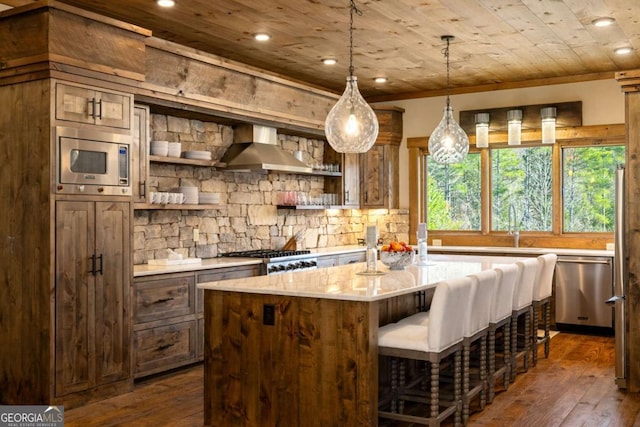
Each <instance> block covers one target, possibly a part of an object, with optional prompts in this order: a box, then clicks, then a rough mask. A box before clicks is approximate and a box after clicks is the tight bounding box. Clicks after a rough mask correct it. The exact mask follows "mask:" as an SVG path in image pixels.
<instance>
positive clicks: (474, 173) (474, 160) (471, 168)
mask: <svg viewBox="0 0 640 427" xmlns="http://www.w3.org/2000/svg"><path fill="white" fill-rule="evenodd" d="M480 185H481V184H480V153H469V154H468V155H467V157H465V158H464V160H463V161H462V162H460V163H455V164H440V163H437V162H435V161H433V160H432V159H431V156H427V203H428V205H427V226H428V228H429V229H430V230H480V215H481V204H480Z"/></svg>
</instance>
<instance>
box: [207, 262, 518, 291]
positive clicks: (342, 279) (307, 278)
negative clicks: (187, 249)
mask: <svg viewBox="0 0 640 427" xmlns="http://www.w3.org/2000/svg"><path fill="white" fill-rule="evenodd" d="M521 259H523V258H521V257H497V256H479V255H435V254H434V255H430V256H429V265H427V266H416V265H412V266H409V267H407V268H406V269H405V270H401V271H391V270H389V269H388V268H387V267H385V266H384V265H383V264H382V263H378V268H379V270H380V272H381V273H382V274H379V275H361V274H358V273H362V272H363V271H364V270H365V263H357V264H348V265H341V266H336V267H326V268H320V269H317V270H306V271H297V272H286V273H281V274H273V275H269V276H255V277H247V278H239V279H230V280H225V281H219V282H206V283H199V284H198V285H197V286H198V288H201V289H205V290H216V291H232V292H241V293H258V294H268V295H287V296H296V297H308V298H324V299H338V300H345V301H364V302H371V301H377V300H382V299H386V298H391V297H394V296H399V295H404V294H408V293H412V292H416V291H420V290H425V289H429V288H431V287H433V286H435V285H436V284H437V283H438V282H441V281H443V280H446V279H451V278H454V277H460V276H466V275H469V274H473V273H477V272H479V271H482V270H487V269H491V268H494V267H496V266H498V265H504V264H510V263H514V262H516V261H518V260H521Z"/></svg>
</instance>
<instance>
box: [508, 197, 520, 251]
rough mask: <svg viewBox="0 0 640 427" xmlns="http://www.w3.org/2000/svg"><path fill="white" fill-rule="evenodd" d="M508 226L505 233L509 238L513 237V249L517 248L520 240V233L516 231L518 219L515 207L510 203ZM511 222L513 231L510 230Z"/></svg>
mask: <svg viewBox="0 0 640 427" xmlns="http://www.w3.org/2000/svg"><path fill="white" fill-rule="evenodd" d="M508 221H509V225H508V226H507V233H508V234H509V236H511V235H513V247H514V248H517V247H518V241H519V240H520V231H518V218H517V216H516V207H515V206H514V205H513V203H511V204H510V205H509V219H508ZM511 221H513V229H512V228H511Z"/></svg>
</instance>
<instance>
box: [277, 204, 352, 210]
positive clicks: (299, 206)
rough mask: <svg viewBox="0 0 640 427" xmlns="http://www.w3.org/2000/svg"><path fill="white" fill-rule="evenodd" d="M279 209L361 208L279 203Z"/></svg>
mask: <svg viewBox="0 0 640 427" xmlns="http://www.w3.org/2000/svg"><path fill="white" fill-rule="evenodd" d="M276 207H277V208H278V209H296V210H323V209H360V208H359V207H358V206H345V205H277V206H276Z"/></svg>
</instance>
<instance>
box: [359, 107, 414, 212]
mask: <svg viewBox="0 0 640 427" xmlns="http://www.w3.org/2000/svg"><path fill="white" fill-rule="evenodd" d="M373 110H374V111H375V113H376V116H377V117H378V124H379V129H380V130H379V132H378V138H377V139H376V143H375V145H374V146H373V147H371V149H370V150H369V151H367V152H366V153H363V154H361V155H360V178H361V181H360V186H361V187H360V192H361V197H360V207H361V208H367V209H397V208H398V206H399V203H400V202H399V190H400V183H399V172H400V171H399V152H400V142H401V141H402V114H403V113H404V109H402V108H399V107H376V108H374V109H373Z"/></svg>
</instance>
